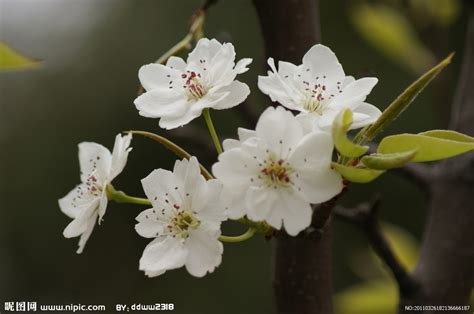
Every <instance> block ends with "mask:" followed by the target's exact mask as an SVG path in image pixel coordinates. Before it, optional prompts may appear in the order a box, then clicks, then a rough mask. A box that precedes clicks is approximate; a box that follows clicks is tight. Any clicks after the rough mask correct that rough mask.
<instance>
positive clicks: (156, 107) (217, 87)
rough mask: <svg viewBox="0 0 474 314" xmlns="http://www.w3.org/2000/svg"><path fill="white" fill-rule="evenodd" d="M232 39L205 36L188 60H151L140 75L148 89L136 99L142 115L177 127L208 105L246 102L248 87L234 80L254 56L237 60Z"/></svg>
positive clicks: (165, 126)
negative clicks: (163, 63)
mask: <svg viewBox="0 0 474 314" xmlns="http://www.w3.org/2000/svg"><path fill="white" fill-rule="evenodd" d="M234 60H235V51H234V46H233V45H232V44H231V43H225V44H221V43H219V42H218V41H217V40H215V39H212V40H209V39H207V38H203V39H201V40H199V42H198V43H197V45H196V48H195V49H194V50H193V51H192V52H191V53H190V54H189V56H188V59H187V62H184V60H183V59H181V58H178V57H170V58H169V59H168V62H167V63H166V65H161V64H156V63H152V64H148V65H144V66H142V67H141V68H140V71H139V73H138V77H139V78H140V82H141V84H142V86H143V87H144V88H145V90H146V93H144V94H142V95H141V96H139V97H138V98H137V99H135V105H136V107H137V109H138V110H139V113H140V115H142V116H144V117H148V118H161V119H160V127H162V128H165V129H174V128H177V127H179V126H182V125H185V124H187V123H189V122H190V121H191V120H193V119H194V118H196V117H199V116H200V115H201V113H202V110H203V109H205V108H213V109H228V108H231V107H234V106H237V105H238V104H240V103H241V102H243V101H244V100H245V99H246V98H247V96H248V95H249V93H250V90H249V87H248V86H247V85H246V84H244V83H241V82H239V81H236V80H235V77H236V76H237V74H241V73H244V72H246V71H247V70H248V68H247V65H249V64H250V63H251V62H252V59H247V58H246V59H242V60H240V61H239V62H237V64H235V63H234Z"/></svg>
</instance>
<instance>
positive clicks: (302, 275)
mask: <svg viewBox="0 0 474 314" xmlns="http://www.w3.org/2000/svg"><path fill="white" fill-rule="evenodd" d="M253 3H254V6H255V8H256V10H257V15H258V19H259V22H260V26H261V29H262V35H263V41H264V43H265V53H266V57H273V58H275V59H276V60H283V61H289V62H292V63H301V58H302V57H303V55H304V54H305V53H306V51H308V49H309V48H310V47H311V46H313V45H314V44H316V43H318V42H320V28H319V27H320V26H319V1H316V0H291V1H289V0H253ZM268 104H269V105H271V103H270V101H269V102H268ZM331 238H332V236H331V223H330V221H327V222H326V223H325V224H324V228H323V230H322V233H321V236H318V237H312V236H308V235H306V234H304V233H302V234H300V235H299V236H297V237H290V236H288V235H286V234H285V233H284V232H281V233H279V234H278V235H277V236H276V237H275V240H274V244H275V246H274V250H273V252H274V256H273V261H274V273H273V274H274V276H273V287H274V293H275V301H276V313H278V314H316V313H317V314H330V313H332V312H333V306H332V291H333V288H332V269H331V268H332V256H331V251H332V248H331V244H332V243H331Z"/></svg>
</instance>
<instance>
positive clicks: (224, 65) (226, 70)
mask: <svg viewBox="0 0 474 314" xmlns="http://www.w3.org/2000/svg"><path fill="white" fill-rule="evenodd" d="M234 60H235V50H234V46H233V45H232V44H231V43H225V44H223V45H222V47H221V48H220V49H219V50H218V51H217V53H216V54H215V55H214V56H213V57H212V59H211V60H210V62H209V65H208V66H209V68H208V73H207V75H208V78H209V84H210V85H211V86H216V85H221V86H225V85H228V84H230V83H231V82H232V81H233V80H234V79H235V76H236V75H237V73H236V72H235V71H234V65H235V63H234Z"/></svg>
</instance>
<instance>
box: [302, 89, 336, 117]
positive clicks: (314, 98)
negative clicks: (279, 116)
mask: <svg viewBox="0 0 474 314" xmlns="http://www.w3.org/2000/svg"><path fill="white" fill-rule="evenodd" d="M305 83H306V82H305ZM306 85H307V86H308V87H307V88H305V90H306V97H305V100H304V103H303V108H304V109H306V110H307V111H308V112H315V113H317V114H319V115H322V114H323V112H324V103H325V100H326V97H325V91H326V85H324V84H315V85H314V87H313V88H311V87H310V86H309V83H308V84H306ZM330 98H331V97H330Z"/></svg>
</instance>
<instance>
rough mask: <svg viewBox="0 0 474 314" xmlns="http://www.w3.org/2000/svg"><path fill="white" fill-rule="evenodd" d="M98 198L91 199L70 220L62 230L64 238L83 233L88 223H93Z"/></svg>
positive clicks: (95, 216) (95, 217)
mask: <svg viewBox="0 0 474 314" xmlns="http://www.w3.org/2000/svg"><path fill="white" fill-rule="evenodd" d="M98 206H99V199H98V198H96V199H94V200H92V201H91V202H90V203H89V204H88V206H87V207H84V208H83V209H82V210H81V211H80V212H79V213H78V214H77V216H76V218H75V219H74V220H73V221H71V222H70V223H69V224H68V225H67V226H66V228H65V229H64V231H63V235H64V237H65V238H74V237H77V236H79V235H81V234H82V233H84V232H85V231H86V230H87V229H88V227H89V226H90V224H94V225H95V222H96V220H97V207H98Z"/></svg>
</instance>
